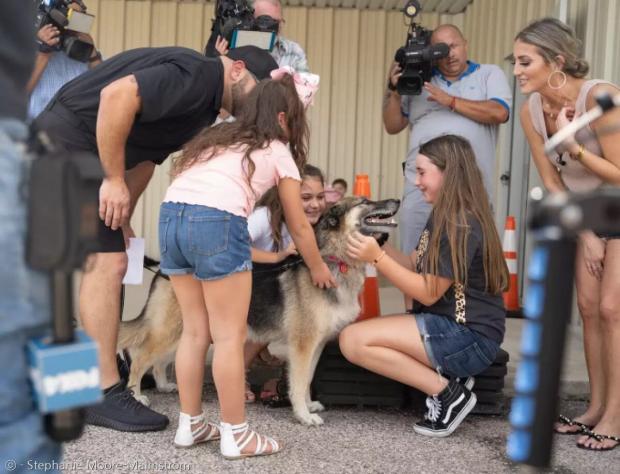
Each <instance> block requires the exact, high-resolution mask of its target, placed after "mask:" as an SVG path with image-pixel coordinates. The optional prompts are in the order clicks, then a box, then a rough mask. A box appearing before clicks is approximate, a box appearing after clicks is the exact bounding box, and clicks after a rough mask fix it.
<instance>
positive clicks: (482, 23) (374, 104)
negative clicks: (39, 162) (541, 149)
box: [87, 0, 620, 257]
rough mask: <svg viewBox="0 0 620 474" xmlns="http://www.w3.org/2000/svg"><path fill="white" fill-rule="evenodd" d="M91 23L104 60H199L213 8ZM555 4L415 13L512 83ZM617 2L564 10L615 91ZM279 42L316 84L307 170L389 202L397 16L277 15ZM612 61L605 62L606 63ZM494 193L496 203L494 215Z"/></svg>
mask: <svg viewBox="0 0 620 474" xmlns="http://www.w3.org/2000/svg"><path fill="white" fill-rule="evenodd" d="M87 4H88V7H89V11H90V12H91V13H93V14H95V15H96V16H97V18H96V22H95V29H94V34H93V36H94V38H95V41H96V43H97V45H98V47H99V48H100V50H101V51H102V53H103V54H104V57H110V56H112V55H114V54H116V53H118V52H120V51H123V50H125V49H130V48H135V47H141V46H163V45H182V46H187V47H190V48H193V49H196V50H198V51H201V50H202V49H203V47H204V44H205V43H206V41H207V38H208V36H209V33H210V28H211V19H212V17H213V4H212V3H207V2H204V1H198V0H196V1H181V0H169V1H155V0H87ZM555 7H556V0H512V1H507V0H474V1H473V2H472V4H471V5H470V6H469V7H468V9H467V10H466V11H465V12H464V13H461V14H458V15H441V16H440V15H437V14H428V13H423V14H422V18H421V23H422V24H423V25H424V26H426V27H429V28H432V27H435V26H437V25H438V24H440V23H454V24H456V25H458V26H460V27H461V28H462V29H463V32H464V34H465V36H466V37H467V38H468V40H469V53H470V57H471V58H472V59H474V60H476V61H478V62H485V63H496V64H499V65H500V66H502V67H503V68H504V70H505V71H506V74H507V76H508V77H509V78H510V79H511V78H512V73H511V66H510V65H509V64H507V63H506V62H505V61H504V60H503V58H504V56H506V55H507V54H509V53H510V52H511V50H512V39H513V37H514V35H515V33H516V32H517V31H518V29H520V28H521V27H522V26H524V25H525V24H526V23H527V22H528V21H530V20H531V19H533V18H538V17H541V16H545V15H548V14H551V13H553V11H554V8H555ZM619 10H620V9H619V7H618V0H590V1H584V0H576V1H575V2H572V3H571V5H570V13H571V14H572V15H573V17H577V18H580V19H581V20H580V21H581V22H582V23H583V22H584V20H583V18H584V16H585V15H587V17H586V20H585V24H583V25H582V29H581V30H582V31H583V32H584V35H585V36H586V40H587V41H586V46H587V48H588V49H587V53H588V54H587V56H588V57H589V58H592V63H593V72H594V75H595V76H597V77H607V78H610V79H613V80H615V81H616V82H620V71H619V69H620V59H619V58H618V51H617V44H618V32H617V31H616V28H615V26H616V25H617V24H619V22H620V11H619ZM284 18H285V19H286V24H285V29H284V35H285V36H286V37H288V38H291V39H293V40H295V41H297V42H299V43H300V44H301V45H302V46H303V47H304V48H305V50H306V53H307V56H308V60H309V63H310V67H311V69H312V71H313V72H316V73H317V74H319V75H320V76H321V89H320V92H319V94H318V96H317V99H316V101H315V105H314V107H313V108H312V109H311V111H310V121H311V140H310V156H311V162H312V163H314V164H316V165H318V166H320V167H321V168H322V169H323V170H324V171H325V173H326V175H327V177H328V179H333V178H336V177H343V178H345V179H346V180H347V181H349V183H350V186H352V184H353V179H354V175H355V174H356V173H368V174H369V175H370V181H371V187H372V191H373V196H374V197H381V198H384V197H398V196H400V195H401V190H402V173H401V168H400V163H401V161H402V160H403V158H404V157H405V154H406V149H407V141H408V136H407V133H406V132H405V131H403V132H402V133H400V134H399V135H397V136H389V135H387V134H386V133H385V132H384V131H383V127H382V122H381V102H382V98H383V93H384V88H385V82H386V74H387V69H388V66H389V64H390V63H391V61H392V58H393V55H394V52H395V51H396V49H397V48H398V47H399V46H401V45H402V44H403V43H404V40H405V33H406V27H405V26H404V24H403V18H402V14H401V13H400V12H397V11H384V10H357V9H342V8H341V9H333V8H314V7H313V8H306V7H286V8H285V9H284ZM612 56H613V57H612ZM502 128H503V129H504V130H503V131H502V133H501V135H500V143H499V145H498V150H499V153H498V163H499V164H498V173H499V172H500V171H501V169H502V166H503V163H504V162H505V161H506V159H507V157H506V156H505V155H506V154H507V152H505V151H504V150H509V149H510V144H509V143H508V142H509V141H510V139H511V137H510V133H509V127H502ZM158 168H159V169H158V170H157V172H156V176H155V177H154V179H153V181H152V183H151V184H150V186H149V188H148V189H147V191H146V193H145V195H144V197H143V199H142V203H141V204H139V205H138V207H137V209H136V215H135V216H134V219H133V224H134V229H135V230H136V233H137V234H138V235H140V234H143V235H146V236H148V240H147V253H148V254H149V255H152V256H154V257H156V256H158V252H157V211H158V206H159V202H160V200H161V197H162V195H163V192H164V190H165V188H166V186H167V184H168V175H167V171H168V166H167V165H166V164H164V165H163V166H161V167H158ZM502 192H503V191H502V189H499V191H498V196H497V202H498V206H497V207H498V213H499V214H501V212H502V209H503V207H504V204H502V202H503V200H504V196H503V194H502Z"/></svg>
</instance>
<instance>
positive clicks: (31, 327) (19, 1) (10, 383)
mask: <svg viewBox="0 0 620 474" xmlns="http://www.w3.org/2000/svg"><path fill="white" fill-rule="evenodd" d="M2 10H3V14H2V15H1V16H0V218H1V219H2V227H1V228H0V229H1V230H0V260H1V261H2V270H0V470H2V472H5V471H7V472H8V471H16V472H23V471H25V470H32V471H41V470H43V467H42V466H46V467H49V466H52V465H54V463H56V464H57V463H58V461H59V460H60V454H61V453H60V446H59V444H57V443H55V442H53V441H52V440H51V439H50V438H48V437H47V436H46V435H45V433H44V431H43V424H42V421H41V420H42V419H41V415H40V413H39V412H38V411H37V410H36V409H35V406H34V403H33V397H32V390H31V388H30V385H29V380H28V379H29V377H28V364H27V360H26V344H27V342H28V340H29V339H30V338H32V337H34V336H38V335H41V334H42V333H44V332H45V331H46V330H47V329H49V326H50V295H49V282H48V278H46V276H45V275H44V274H43V273H41V272H37V271H34V270H32V269H30V268H29V267H28V266H27V265H26V258H25V240H26V220H27V218H26V216H27V208H26V195H25V190H26V188H25V186H24V185H25V184H26V174H27V167H26V166H25V165H26V159H25V156H24V150H25V146H24V143H25V142H26V139H27V136H28V129H27V126H26V124H25V122H24V121H25V118H26V110H27V96H26V91H25V85H26V82H27V81H28V77H29V76H30V73H31V71H32V66H33V64H34V57H35V50H34V35H35V31H34V27H33V18H34V9H33V8H32V4H29V3H28V4H26V5H24V2H23V0H5V1H3V2H2ZM47 472H58V469H53V468H49V469H47Z"/></svg>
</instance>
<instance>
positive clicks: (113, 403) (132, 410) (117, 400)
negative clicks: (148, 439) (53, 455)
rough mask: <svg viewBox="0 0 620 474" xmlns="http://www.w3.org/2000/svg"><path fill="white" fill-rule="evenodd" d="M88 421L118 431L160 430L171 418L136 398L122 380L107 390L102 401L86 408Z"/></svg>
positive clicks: (90, 423)
mask: <svg viewBox="0 0 620 474" xmlns="http://www.w3.org/2000/svg"><path fill="white" fill-rule="evenodd" d="M86 423H87V424H89V425H97V426H103V427H105V428H111V429H113V430H117V431H160V430H163V429H165V428H166V426H168V423H169V420H168V417H167V416H165V415H161V414H159V413H157V412H155V411H153V410H151V409H150V408H148V407H146V406H144V405H143V404H142V403H140V402H139V401H138V400H136V399H135V398H134V397H133V393H132V392H131V390H128V389H127V387H126V382H125V381H124V380H122V381H121V382H119V383H117V384H116V385H114V386H112V387H110V388H109V389H108V390H107V391H106V392H105V394H104V396H103V401H102V402H101V403H99V404H97V405H93V406H91V407H88V408H87V409H86Z"/></svg>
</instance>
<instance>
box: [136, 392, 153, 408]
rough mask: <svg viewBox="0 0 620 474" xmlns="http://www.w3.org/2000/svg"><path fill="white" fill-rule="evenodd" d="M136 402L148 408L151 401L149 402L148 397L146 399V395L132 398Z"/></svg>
mask: <svg viewBox="0 0 620 474" xmlns="http://www.w3.org/2000/svg"><path fill="white" fill-rule="evenodd" d="M133 397H134V398H135V399H136V400H138V401H139V402H140V403H142V405H144V406H145V407H148V406H149V405H150V404H151V401H150V400H149V397H147V396H146V395H135V394H134V396H133Z"/></svg>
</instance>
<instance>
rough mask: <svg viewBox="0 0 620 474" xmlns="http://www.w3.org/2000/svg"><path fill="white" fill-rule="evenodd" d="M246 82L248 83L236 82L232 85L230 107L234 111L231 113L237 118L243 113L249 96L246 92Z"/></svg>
mask: <svg viewBox="0 0 620 474" xmlns="http://www.w3.org/2000/svg"><path fill="white" fill-rule="evenodd" d="M245 82H246V81H241V82H235V83H234V84H233V85H232V88H231V95H232V104H231V107H230V108H231V109H232V110H231V111H230V113H231V114H232V116H233V117H236V116H237V114H238V113H239V112H241V109H242V108H243V105H244V104H245V100H246V98H247V95H248V94H247V93H246V92H245V90H244V86H245Z"/></svg>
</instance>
